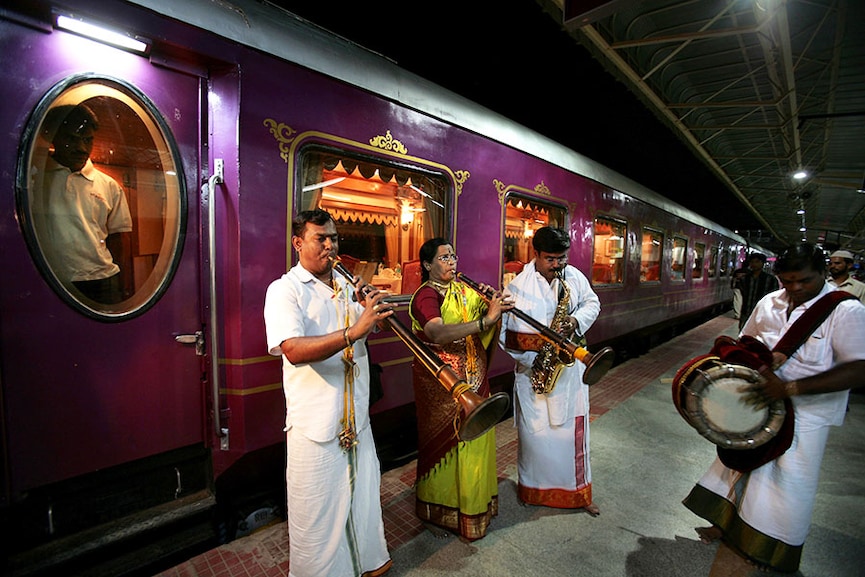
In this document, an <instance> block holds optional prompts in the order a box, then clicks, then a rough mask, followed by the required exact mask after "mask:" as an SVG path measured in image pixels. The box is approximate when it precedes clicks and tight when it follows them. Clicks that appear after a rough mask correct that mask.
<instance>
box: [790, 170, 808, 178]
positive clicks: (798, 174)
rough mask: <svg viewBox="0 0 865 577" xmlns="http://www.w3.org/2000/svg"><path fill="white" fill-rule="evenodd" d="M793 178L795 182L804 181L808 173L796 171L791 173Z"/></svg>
mask: <svg viewBox="0 0 865 577" xmlns="http://www.w3.org/2000/svg"><path fill="white" fill-rule="evenodd" d="M793 178H795V179H796V180H805V179H806V178H808V172H807V171H805V170H797V171H796V172H794V173H793Z"/></svg>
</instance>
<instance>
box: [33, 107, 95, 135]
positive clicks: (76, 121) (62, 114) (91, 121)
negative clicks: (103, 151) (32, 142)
mask: <svg viewBox="0 0 865 577" xmlns="http://www.w3.org/2000/svg"><path fill="white" fill-rule="evenodd" d="M84 126H90V127H91V128H93V131H94V132H96V131H97V130H99V119H98V118H96V113H95V112H93V110H92V109H91V108H90V107H89V106H87V105H86V104H62V105H60V106H55V107H54V108H52V109H51V110H49V111H48V112H47V113H46V114H45V120H43V121H42V133H43V134H44V135H45V137H46V138H47V139H48V140H49V141H51V142H53V141H54V137H55V136H57V132H58V131H59V130H60V128H61V127H65V128H66V129H67V133H69V132H71V133H73V134H74V133H77V132H79V131H80V130H81V129H82V128H83V127H84Z"/></svg>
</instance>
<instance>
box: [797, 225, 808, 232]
mask: <svg viewBox="0 0 865 577" xmlns="http://www.w3.org/2000/svg"><path fill="white" fill-rule="evenodd" d="M806 230H808V229H807V228H805V227H804V226H803V227H802V228H800V229H799V232H805V231H806Z"/></svg>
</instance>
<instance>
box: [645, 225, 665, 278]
mask: <svg viewBox="0 0 865 577" xmlns="http://www.w3.org/2000/svg"><path fill="white" fill-rule="evenodd" d="M663 246H664V235H663V233H660V232H658V231H656V230H651V229H648V228H644V229H643V242H642V246H641V249H640V282H660V280H661V252H662V247H663Z"/></svg>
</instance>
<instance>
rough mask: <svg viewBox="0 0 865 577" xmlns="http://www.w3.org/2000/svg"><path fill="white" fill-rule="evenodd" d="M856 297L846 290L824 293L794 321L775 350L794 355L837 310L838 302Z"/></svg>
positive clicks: (786, 354)
mask: <svg viewBox="0 0 865 577" xmlns="http://www.w3.org/2000/svg"><path fill="white" fill-rule="evenodd" d="M855 298H856V297H855V296H854V295H852V294H850V293H848V292H846V291H832V292H830V293H827V294H825V295H823V296H822V297H821V298H820V300H818V301H817V302H815V303H814V304H813V305H811V307H809V308H808V310H806V311H805V312H804V313H802V316H801V317H799V318H798V319H797V320H796V322H795V323H793V324H792V325H791V326H790V328H789V329H787V332H786V333H784V336H783V337H781V340H779V341H778V344H776V345H775V348H774V349H772V350H773V351H776V352H779V353H783V354H784V355H785V356H786V357H787V358H790V357H791V356H793V353H795V352H796V350H797V349H798V348H799V347H800V346H802V343H804V342H805V341H806V340H808V337H810V336H811V334H812V333H813V332H814V331H816V330H817V327H819V326H820V325H821V324H823V321H825V320H826V317H828V316H829V314H830V313H831V312H832V311H833V310H835V307H836V306H838V303H840V302H841V301H845V300H847V299H855Z"/></svg>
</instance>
